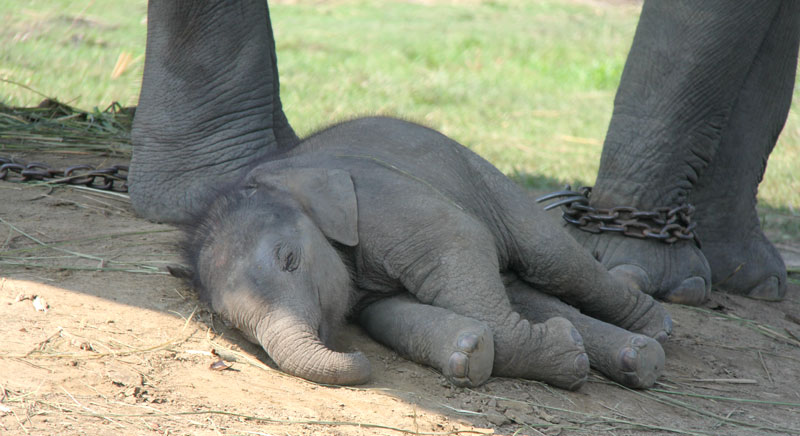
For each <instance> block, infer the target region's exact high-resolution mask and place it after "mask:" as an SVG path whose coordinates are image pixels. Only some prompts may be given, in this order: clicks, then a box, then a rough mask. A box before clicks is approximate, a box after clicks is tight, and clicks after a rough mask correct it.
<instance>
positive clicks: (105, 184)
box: [0, 157, 128, 192]
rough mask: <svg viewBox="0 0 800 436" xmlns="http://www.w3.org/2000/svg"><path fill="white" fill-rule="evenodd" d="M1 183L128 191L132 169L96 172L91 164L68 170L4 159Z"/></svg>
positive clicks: (0, 166) (1, 159)
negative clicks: (27, 183)
mask: <svg viewBox="0 0 800 436" xmlns="http://www.w3.org/2000/svg"><path fill="white" fill-rule="evenodd" d="M0 180H6V181H10V182H27V181H30V180H42V181H44V180H47V181H49V182H50V183H64V184H70V185H83V186H88V187H90V188H95V189H105V190H108V191H118V192H128V184H127V182H128V166H127V165H113V166H110V167H108V168H101V169H95V167H93V166H91V165H73V166H71V167H68V168H66V169H63V170H60V169H53V168H51V167H50V166H48V165H47V164H43V163H41V162H30V163H28V164H25V163H22V162H19V161H14V160H13V159H10V158H5V157H0Z"/></svg>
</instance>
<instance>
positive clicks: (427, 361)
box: [358, 295, 494, 387]
mask: <svg viewBox="0 0 800 436" xmlns="http://www.w3.org/2000/svg"><path fill="white" fill-rule="evenodd" d="M358 321H359V324H361V326H362V327H364V329H365V330H367V332H368V333H369V335H370V336H372V338H373V339H375V340H377V341H378V342H381V343H382V344H384V345H386V346H388V347H389V348H391V349H393V350H395V351H397V352H398V353H400V354H401V355H402V356H405V357H407V358H409V359H410V360H413V361H415V362H417V363H421V364H423V365H428V366H431V367H433V368H436V369H438V370H439V371H441V372H442V374H443V375H444V376H445V377H446V378H447V379H448V380H450V382H451V383H453V384H454V385H456V386H468V387H476V386H480V385H482V384H483V383H484V382H486V380H488V379H489V376H491V374H492V365H493V362H494V341H493V340H492V331H491V330H490V329H489V327H488V326H487V325H486V324H484V323H482V322H480V321H477V320H474V319H472V318H467V317H465V316H461V315H457V314H455V313H453V312H451V311H449V310H446V309H442V308H440V307H435V306H430V305H427V304H422V303H420V302H418V301H417V300H416V299H414V298H413V297H411V296H405V295H404V296H397V297H391V298H385V299H381V300H378V301H377V302H375V303H372V304H370V305H368V306H367V307H365V308H364V309H362V310H361V312H360V313H359V316H358Z"/></svg>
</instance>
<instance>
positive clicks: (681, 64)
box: [572, 0, 780, 304]
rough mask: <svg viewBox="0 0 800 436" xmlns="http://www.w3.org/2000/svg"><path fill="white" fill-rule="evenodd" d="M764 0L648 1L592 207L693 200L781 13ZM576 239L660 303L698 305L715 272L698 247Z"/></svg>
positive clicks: (608, 237) (607, 237) (580, 235)
mask: <svg viewBox="0 0 800 436" xmlns="http://www.w3.org/2000/svg"><path fill="white" fill-rule="evenodd" d="M779 6H780V2H777V1H769V2H764V1H761V0H748V1H737V2H734V3H731V2H729V1H726V0H703V1H696V0H682V1H666V2H664V1H646V2H645V4H644V6H643V9H642V14H641V18H640V19H639V25H638V28H637V30H636V35H635V37H634V40H633V45H632V47H631V51H630V54H629V55H628V61H627V63H626V65H625V69H624V70H623V73H622V79H621V82H620V86H619V90H618V91H617V96H616V99H615V102H614V113H613V116H612V118H611V123H610V125H609V129H608V134H607V136H606V140H605V145H604V148H603V153H602V158H601V161H600V170H599V172H598V175H597V182H596V184H595V187H594V190H593V192H592V196H591V199H590V204H591V205H592V206H594V207H597V208H613V207H617V206H631V207H635V208H638V209H640V210H653V209H655V208H658V207H675V206H679V205H681V204H683V203H685V202H687V201H689V198H690V193H691V191H692V189H693V188H694V187H695V185H696V183H697V180H698V177H699V176H700V174H701V173H702V172H703V170H705V169H706V167H707V166H708V164H709V162H710V161H711V160H712V158H713V157H714V155H715V153H716V151H717V149H718V147H719V143H720V139H721V137H722V134H723V132H724V131H725V128H726V127H727V126H728V125H729V124H730V118H731V114H732V111H733V108H734V106H735V103H736V100H737V98H738V96H739V95H740V93H741V90H742V87H743V85H744V83H745V79H746V77H747V76H748V74H749V72H750V71H751V69H752V67H753V62H754V59H755V58H756V54H757V53H758V51H759V49H760V47H761V46H762V45H763V42H764V40H765V37H766V35H767V34H768V29H769V28H770V26H771V24H772V23H773V21H774V20H775V17H776V16H777V14H778V10H779ZM572 233H573V235H574V236H575V237H576V239H578V241H579V242H580V243H581V244H582V245H583V246H584V247H586V248H587V249H589V251H590V252H592V253H594V254H595V256H596V257H597V258H598V259H600V260H601V262H602V263H603V264H604V265H605V266H606V267H607V268H609V270H610V271H611V272H612V274H615V275H617V276H619V277H621V278H622V279H624V280H627V281H628V282H629V283H631V284H633V285H635V286H637V287H639V288H640V289H642V290H643V291H645V292H647V293H649V294H651V295H654V296H656V297H658V298H661V299H664V300H667V301H672V302H680V303H685V304H699V303H701V302H702V301H703V300H705V299H706V298H707V296H708V292H709V291H710V286H711V276H710V268H709V266H708V263H707V261H706V260H705V257H704V256H703V255H702V253H701V252H700V250H699V248H697V247H696V246H695V245H694V243H693V242H691V241H684V242H677V243H675V244H673V245H667V244H663V243H661V242H658V241H644V240H637V239H633V238H628V237H624V236H620V235H616V234H608V233H601V234H598V235H595V234H591V233H586V232H582V231H579V230H577V229H575V228H573V231H572Z"/></svg>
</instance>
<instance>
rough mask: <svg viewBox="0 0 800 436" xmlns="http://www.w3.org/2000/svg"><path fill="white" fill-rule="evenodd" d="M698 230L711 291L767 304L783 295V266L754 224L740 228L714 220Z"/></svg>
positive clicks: (784, 286)
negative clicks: (711, 284) (708, 269)
mask: <svg viewBox="0 0 800 436" xmlns="http://www.w3.org/2000/svg"><path fill="white" fill-rule="evenodd" d="M753 213H754V214H755V212H753ZM701 229H702V231H699V234H700V235H701V237H702V238H703V239H702V241H703V254H705V256H706V257H707V258H708V263H709V264H710V265H711V278H712V282H713V283H714V289H716V290H719V291H722V292H727V293H730V294H737V295H745V296H747V297H750V298H756V299H761V300H769V301H778V300H781V299H782V298H783V297H784V295H786V265H785V264H784V262H783V259H782V258H781V255H780V254H779V253H778V250H777V249H776V248H775V246H774V245H772V243H770V242H769V240H767V237H766V236H764V233H763V232H762V231H761V229H760V228H759V227H758V226H757V221H756V224H755V225H753V224H750V225H748V226H747V227H745V228H742V227H741V224H740V225H739V226H736V225H731V226H726V224H725V223H724V221H720V220H714V221H713V224H710V225H708V226H703V227H701Z"/></svg>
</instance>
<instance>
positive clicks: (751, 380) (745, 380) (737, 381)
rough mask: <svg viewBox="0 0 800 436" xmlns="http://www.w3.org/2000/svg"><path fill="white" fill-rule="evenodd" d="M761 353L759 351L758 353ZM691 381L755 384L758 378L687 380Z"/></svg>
mask: <svg viewBox="0 0 800 436" xmlns="http://www.w3.org/2000/svg"><path fill="white" fill-rule="evenodd" d="M758 354H759V355H761V352H760V351H759V353H758ZM689 381H690V382H693V383H730V384H735V385H755V384H758V380H753V379H751V378H696V379H692V380H689Z"/></svg>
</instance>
